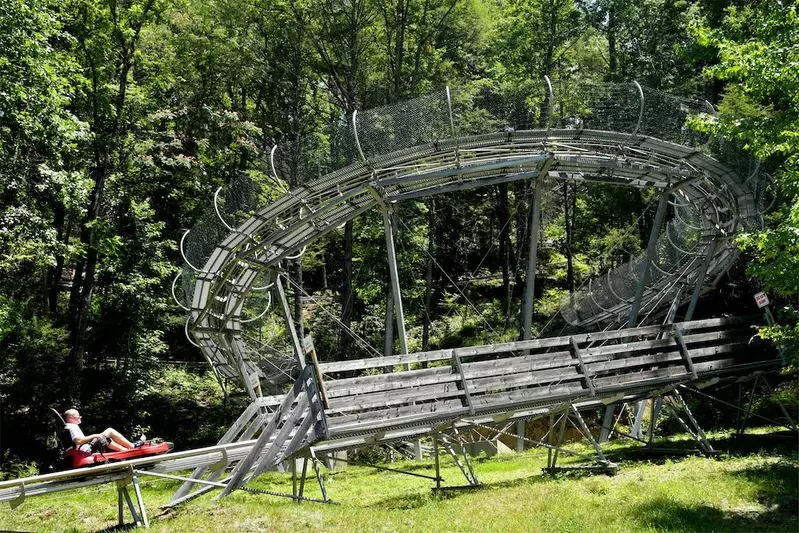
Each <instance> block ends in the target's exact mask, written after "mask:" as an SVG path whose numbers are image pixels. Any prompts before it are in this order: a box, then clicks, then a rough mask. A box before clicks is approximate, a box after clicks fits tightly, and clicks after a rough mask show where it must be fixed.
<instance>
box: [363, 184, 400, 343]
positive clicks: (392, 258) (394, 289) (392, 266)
mask: <svg viewBox="0 0 799 533" xmlns="http://www.w3.org/2000/svg"><path fill="white" fill-rule="evenodd" d="M368 189H369V192H370V193H371V194H372V196H373V197H374V199H375V200H377V203H378V204H379V205H380V210H381V211H382V212H383V228H384V231H385V234H386V251H387V254H388V270H389V274H390V276H391V293H392V294H393V295H394V316H395V318H396V320H397V329H398V330H399V342H400V353H403V354H405V353H408V337H407V333H406V331H405V313H404V310H403V307H402V293H401V291H400V283H399V268H398V267H397V250H396V248H395V246H394V234H395V230H396V228H395V227H394V225H395V224H394V223H393V220H392V219H393V214H394V209H393V207H392V206H391V205H390V204H387V203H386V202H385V200H384V199H383V197H382V196H381V195H380V193H379V192H378V191H377V189H376V188H375V187H373V186H369V187H368Z"/></svg>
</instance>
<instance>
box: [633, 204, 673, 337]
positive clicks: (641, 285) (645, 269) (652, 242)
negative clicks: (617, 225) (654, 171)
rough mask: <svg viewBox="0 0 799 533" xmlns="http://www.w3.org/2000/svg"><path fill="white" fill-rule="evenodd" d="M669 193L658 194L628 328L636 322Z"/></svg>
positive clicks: (664, 215) (664, 216)
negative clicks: (653, 220)
mask: <svg viewBox="0 0 799 533" xmlns="http://www.w3.org/2000/svg"><path fill="white" fill-rule="evenodd" d="M669 194H670V192H669V191H663V192H662V193H661V194H660V200H659V201H658V209H657V212H656V213H655V222H654V224H652V232H651V233H650V234H649V243H648V244H647V246H646V255H645V256H644V264H643V265H642V266H641V278H640V279H639V280H638V287H637V288H636V289H635V298H634V299H633V304H632V306H630V316H629V318H628V319H627V327H630V328H634V327H636V325H637V322H638V311H640V309H641V300H642V299H643V297H644V290H645V289H646V281H647V278H649V264H650V263H651V262H652V259H653V258H654V256H655V246H657V242H658V237H659V236H660V228H661V227H662V226H663V220H664V219H665V218H666V208H667V207H668V205H669Z"/></svg>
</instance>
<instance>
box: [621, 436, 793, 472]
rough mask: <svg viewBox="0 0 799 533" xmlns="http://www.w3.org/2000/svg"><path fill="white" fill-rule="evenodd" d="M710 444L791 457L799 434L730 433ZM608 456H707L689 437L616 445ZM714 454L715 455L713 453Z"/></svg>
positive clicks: (738, 452) (732, 451) (728, 450)
mask: <svg viewBox="0 0 799 533" xmlns="http://www.w3.org/2000/svg"><path fill="white" fill-rule="evenodd" d="M709 442H710V445H711V446H713V449H714V450H716V451H717V452H720V453H726V454H730V455H736V456H746V455H751V454H756V453H763V452H767V453H773V454H778V455H783V456H790V455H791V454H793V453H797V452H799V439H797V438H796V433H793V432H786V431H777V432H773V433H765V434H756V435H748V434H744V435H731V436H729V437H724V438H717V439H710V440H709ZM606 455H607V456H608V457H610V458H612V459H613V460H614V461H641V460H645V461H647V462H650V463H653V464H662V463H663V462H665V461H666V460H672V461H674V460H679V459H681V458H684V457H688V456H692V455H704V452H703V451H702V450H701V449H700V448H699V446H698V445H697V443H696V442H695V441H693V440H690V439H679V440H678V439H673V440H672V439H668V438H666V439H658V440H656V441H655V442H654V443H653V446H652V447H647V446H643V445H641V444H637V443H629V444H624V445H620V444H616V446H615V447H614V449H612V450H611V451H607V452H606ZM711 457H712V456H711Z"/></svg>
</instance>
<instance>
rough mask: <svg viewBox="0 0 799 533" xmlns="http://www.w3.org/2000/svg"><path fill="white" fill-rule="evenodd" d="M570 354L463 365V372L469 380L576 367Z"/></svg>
mask: <svg viewBox="0 0 799 533" xmlns="http://www.w3.org/2000/svg"><path fill="white" fill-rule="evenodd" d="M575 364H576V363H575V362H574V359H572V357H571V354H570V352H552V353H546V354H534V355H521V356H518V357H508V358H505V359H496V360H493V361H478V362H472V363H463V372H464V374H465V376H466V378H467V379H473V378H483V377H489V376H499V375H504V374H507V373H513V372H534V371H537V370H549V369H553V368H563V367H569V366H574V365H575Z"/></svg>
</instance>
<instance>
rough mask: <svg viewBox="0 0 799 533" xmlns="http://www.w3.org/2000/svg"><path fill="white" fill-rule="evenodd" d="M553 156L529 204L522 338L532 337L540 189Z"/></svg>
mask: <svg viewBox="0 0 799 533" xmlns="http://www.w3.org/2000/svg"><path fill="white" fill-rule="evenodd" d="M553 161H554V158H549V159H547V160H546V161H545V162H544V164H543V166H542V167H541V172H540V173H539V174H538V178H536V180H535V184H534V185H533V205H532V206H530V219H529V220H530V221H529V223H528V224H527V227H528V228H530V250H529V252H528V253H527V276H526V278H525V281H524V319H523V321H522V324H523V325H522V340H528V339H530V338H532V328H533V307H534V302H535V271H536V266H537V264H538V232H539V226H540V224H541V191H542V189H543V188H544V183H543V181H544V176H545V174H546V173H547V172H549V167H551V166H552V162H553Z"/></svg>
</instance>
